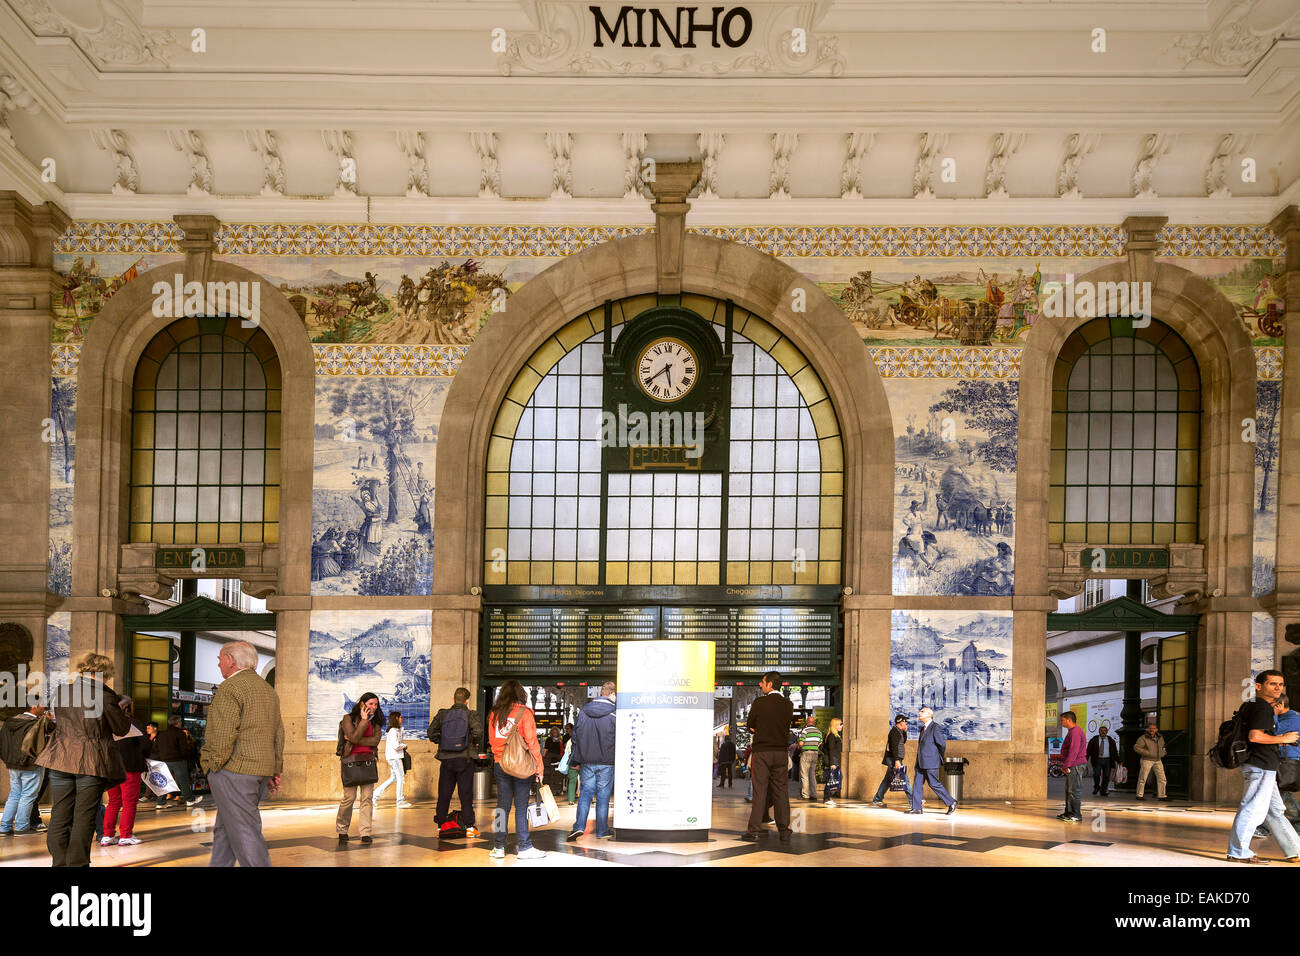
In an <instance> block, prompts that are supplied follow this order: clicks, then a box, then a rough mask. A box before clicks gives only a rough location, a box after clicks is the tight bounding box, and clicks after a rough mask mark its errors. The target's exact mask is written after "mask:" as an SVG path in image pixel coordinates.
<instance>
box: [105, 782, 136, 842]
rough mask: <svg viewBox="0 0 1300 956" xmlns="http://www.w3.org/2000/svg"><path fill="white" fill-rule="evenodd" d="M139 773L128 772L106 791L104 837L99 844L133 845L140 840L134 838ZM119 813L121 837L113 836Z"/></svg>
mask: <svg viewBox="0 0 1300 956" xmlns="http://www.w3.org/2000/svg"><path fill="white" fill-rule="evenodd" d="M140 779H141V778H140V775H139V774H138V773H128V774H127V775H126V779H125V780H123V781H122V782H121V783H119V784H118V785H117V786H116V787H113V788H112V789H110V790H109V791H108V809H107V810H105V811H104V837H103V839H101V840H100V841H99V845H100V846H112V845H113V844H114V843H116V844H117V845H118V846H135V845H136V844H138V843H139V842H140V841H139V840H137V839H136V838H135V836H134V835H133V834H134V831H135V809H136V804H137V803H138V802H139V800H140ZM119 813H121V815H122V821H121V833H122V837H121V839H118V838H116V837H114V836H113V834H114V832H115V831H116V830H117V826H118V814H119Z"/></svg>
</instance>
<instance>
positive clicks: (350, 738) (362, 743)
mask: <svg viewBox="0 0 1300 956" xmlns="http://www.w3.org/2000/svg"><path fill="white" fill-rule="evenodd" d="M383 728H384V712H383V711H382V710H381V709H380V707H379V698H378V697H376V696H375V695H374V694H369V693H367V694H362V695H361V699H360V700H358V701H357V702H356V703H355V704H353V705H352V710H351V711H350V712H349V713H348V714H347V716H345V717H344V718H343V719H342V720H341V721H339V747H338V755H339V756H340V757H341V758H342V765H341V767H340V769H341V773H342V775H343V799H342V800H341V801H340V802H339V815H338V817H337V818H336V819H335V821H334V829H335V830H336V831H337V832H338V835H339V846H343V845H345V844H346V843H347V842H348V828H349V827H350V826H351V825H352V804H354V803H355V802H357V799H358V798H360V800H361V824H360V827H361V843H362V844H363V845H364V846H369V845H370V844H371V843H372V842H373V841H372V840H371V838H370V832H371V824H372V822H373V819H374V815H375V784H376V783H377V782H378V781H379V769H378V756H379V754H378V751H379V741H380V740H381V739H382V738H383V736H384V730H383Z"/></svg>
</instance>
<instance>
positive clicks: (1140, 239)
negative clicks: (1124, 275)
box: [1120, 216, 1169, 282]
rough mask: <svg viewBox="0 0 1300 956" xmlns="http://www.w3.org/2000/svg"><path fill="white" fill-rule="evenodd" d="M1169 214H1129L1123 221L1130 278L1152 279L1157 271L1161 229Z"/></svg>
mask: <svg viewBox="0 0 1300 956" xmlns="http://www.w3.org/2000/svg"><path fill="white" fill-rule="evenodd" d="M1167 222H1169V217H1168V216H1128V217H1127V218H1125V220H1124V222H1123V223H1121V225H1120V228H1121V229H1123V230H1124V233H1125V235H1126V238H1125V240H1124V254H1125V255H1126V256H1128V271H1129V279H1130V281H1132V282H1143V281H1150V280H1151V278H1152V277H1153V275H1154V273H1155V258H1156V252H1157V251H1158V250H1159V248H1160V239H1159V235H1160V230H1161V229H1163V228H1164V227H1165V223H1167Z"/></svg>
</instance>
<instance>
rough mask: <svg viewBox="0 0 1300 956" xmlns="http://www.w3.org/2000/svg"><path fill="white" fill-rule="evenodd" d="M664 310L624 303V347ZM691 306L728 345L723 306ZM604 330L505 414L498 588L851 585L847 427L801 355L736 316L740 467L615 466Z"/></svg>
mask: <svg viewBox="0 0 1300 956" xmlns="http://www.w3.org/2000/svg"><path fill="white" fill-rule="evenodd" d="M655 303H656V299H655V297H654V296H639V297H636V298H633V299H629V300H624V301H622V302H617V303H614V306H613V322H614V327H613V331H612V338H614V339H617V336H618V333H619V332H620V331H621V330H622V327H623V325H624V324H625V323H626V322H627V321H628V320H630V319H631V318H633V317H634V316H636V315H639V314H640V313H641V312H643V311H644V310H645V309H647V308H649V307H651V306H653V305H654V304H655ZM682 304H683V305H684V306H686V307H687V308H690V309H692V310H694V311H695V312H697V313H698V314H700V315H702V316H704V317H705V318H706V319H709V320H710V321H711V322H713V323H714V326H715V328H716V330H717V332H718V335H719V337H724V336H725V329H724V326H723V325H722V324H721V322H722V316H723V312H724V308H725V304H724V303H722V302H720V301H718V300H714V299H710V298H706V297H703V296H685V297H683V302H682ZM603 322H604V313H603V309H597V310H593V311H592V312H591V313H588V314H587V315H584V316H581V317H580V318H578V319H576V320H575V321H574V322H571V323H570V324H569V325H567V326H566V327H565V328H563V329H561V330H560V331H559V332H557V333H556V334H555V336H553V337H552V338H551V339H550V340H548V341H547V342H546V344H545V345H543V346H542V348H541V349H539V350H538V352H537V353H536V354H535V355H534V356H533V358H532V359H530V360H529V362H528V363H527V364H526V365H525V367H524V369H523V370H522V371H521V372H520V373H519V375H518V376H517V378H516V380H515V382H514V384H513V385H512V387H511V389H510V390H509V392H508V393H507V397H506V400H505V401H504V402H503V404H502V407H501V409H500V411H499V412H498V415H497V421H496V424H495V425H494V427H493V432H492V434H493V437H492V440H491V443H490V444H489V448H488V469H487V507H486V533H485V548H484V582H485V583H486V584H509V585H538V584H579V585H581V584H610V585H646V584H674V585H719V584H796V583H797V584H819V583H820V584H835V583H838V582H839V579H840V534H841V531H840V529H841V522H842V513H843V497H842V494H843V491H842V489H843V455H842V450H841V444H840V434H839V425H838V421H837V419H836V417H835V413H834V411H833V410H832V408H831V403H830V400H829V398H828V396H827V395H826V392H825V390H824V389H823V388H822V386H821V383H820V381H819V380H818V378H817V376H816V374H815V372H814V371H813V369H812V368H811V366H809V364H808V363H807V361H806V360H805V359H804V358H803V356H802V355H801V354H800V353H799V352H798V351H797V350H796V349H795V348H794V347H793V346H792V344H791V343H790V342H789V341H788V340H786V339H785V338H783V337H782V336H781V335H780V333H778V332H777V331H776V330H775V329H774V328H773V327H772V326H771V325H769V324H768V323H766V322H764V321H762V320H761V319H758V318H757V317H755V316H752V315H750V314H749V313H748V312H745V311H744V310H741V309H735V310H734V316H733V355H734V358H733V362H732V379H731V381H732V394H731V413H730V420H729V421H730V429H729V430H730V436H729V440H730V447H729V462H730V467H729V469H728V470H727V471H726V472H725V473H723V472H717V471H715V472H697V473H689V472H676V473H669V472H660V473H653V474H652V473H649V472H626V471H623V472H618V471H610V472H608V473H602V470H601V443H600V437H601V412H602V408H603V375H602V368H603V365H602V350H603V340H604V331H603ZM602 549H603V550H602Z"/></svg>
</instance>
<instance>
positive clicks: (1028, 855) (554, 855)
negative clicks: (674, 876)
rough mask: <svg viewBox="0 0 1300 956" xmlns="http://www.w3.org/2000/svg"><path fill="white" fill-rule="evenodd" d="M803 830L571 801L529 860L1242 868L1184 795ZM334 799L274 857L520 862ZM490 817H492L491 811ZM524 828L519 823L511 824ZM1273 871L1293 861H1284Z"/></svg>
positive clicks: (139, 853) (732, 816) (17, 861)
mask: <svg viewBox="0 0 1300 956" xmlns="http://www.w3.org/2000/svg"><path fill="white" fill-rule="evenodd" d="M792 804H793V807H794V819H793V821H792V822H793V824H794V828H795V831H796V832H795V833H794V834H793V837H792V839H791V842H790V843H789V844H788V845H782V844H780V843H779V842H778V840H777V834H776V832H775V830H774V829H772V828H767V829H768V832H767V833H765V834H763V836H761V837H760V838H759V842H758V843H757V844H750V843H744V842H742V841H741V840H740V839H739V837H740V834H741V833H742V832H743V831H744V828H745V820H746V817H747V815H748V811H749V804H747V803H745V802H744V790H743V789H737V790H736V791H734V792H733V791H718V790H716V789H715V790H714V804H713V828H712V830H711V832H710V839H709V841H708V842H707V843H693V844H689V843H683V844H629V843H625V842H620V841H617V840H613V841H610V840H597V839H596V838H595V836H594V835H593V834H592V828H591V824H590V823H589V824H588V834H587V836H584V837H583V838H582V839H580V840H578V841H575V842H574V843H568V842H566V841H565V835H566V834H567V833H568V831H569V829H570V824H571V823H572V821H573V812H574V811H573V808H572V807H570V806H566V805H565V804H563V803H561V804H560V819H559V821H557V823H555V824H552V825H551V826H548V827H546V828H544V829H542V830H537V831H534V843H535V844H536V845H537V846H539V847H540V848H541V849H543V850H546V851H547V852H548V854H549V855H548V856H547V858H546V859H545V860H540V861H536V862H528V863H524V864H522V865H524V866H610V865H614V866H620V865H621V866H691V865H705V866H708V865H712V866H755V865H779V866H1159V867H1192V866H1196V867H1199V866H1228V867H1231V866H1234V865H1233V864H1230V863H1228V862H1227V861H1225V860H1224V853H1225V851H1226V849H1227V843H1228V827H1229V825H1230V824H1231V821H1232V815H1233V810H1232V809H1229V808H1212V807H1205V806H1197V805H1192V804H1187V803H1180V802H1170V803H1156V802H1154V801H1147V802H1144V803H1139V802H1136V801H1134V800H1133V799H1132V798H1131V797H1127V798H1126V797H1121V796H1118V795H1114V794H1112V795H1111V796H1110V797H1109V798H1108V799H1105V800H1092V801H1085V804H1084V820H1083V822H1082V823H1079V824H1066V823H1062V822H1061V821H1059V820H1056V819H1054V815H1055V814H1057V813H1059V812H1060V805H1059V804H1058V803H1055V802H1053V803H1050V804H1046V803H1037V804H1034V803H1009V802H1001V801H972V802H969V803H964V804H962V806H961V807H960V808H959V809H958V811H957V812H956V813H955V814H953V815H952V816H945V815H944V813H943V807H942V805H940V804H937V803H933V804H931V805H930V806H931V807H932V808H933V809H927V810H926V812H925V814H924V815H923V816H920V817H915V816H906V815H904V814H902V813H901V812H899V811H900V810H902V809H905V807H904V806H903V804H902V802H901V801H900V800H897V799H895V800H894V801H892V802H891V803H890V805H889V806H888V807H887V808H885V809H880V808H876V807H872V806H870V805H868V804H863V803H861V802H858V801H844V802H842V803H840V804H839V805H838V806H835V807H824V806H822V805H821V804H819V803H818V804H810V803H807V802H805V801H801V800H799V799H798V798H797V797H796V798H794V799H793V800H792ZM148 806H151V805H150V804H142V809H141V810H140V813H139V817H138V818H137V825H136V836H137V837H139V838H140V839H141V840H142V841H143V842H142V843H141V844H140V845H139V846H132V847H116V846H113V847H107V848H101V847H100V846H99V845H98V843H97V844H96V845H95V848H94V851H93V854H92V862H93V865H95V866H203V865H206V863H207V861H208V856H209V853H210V850H211V840H212V838H211V833H210V827H211V824H212V822H213V821H214V820H215V813H214V811H213V808H212V805H211V803H210V801H209V802H205V804H203V805H202V806H201V807H196V808H194V809H193V810H184V809H180V810H162V811H156V810H153V809H144V807H148ZM335 809H336V808H335V806H334V805H333V804H325V803H312V804H268V805H267V806H265V807H264V808H263V812H262V819H263V827H264V831H265V834H266V838H267V842H268V844H269V846H270V850H271V860H272V862H273V863H274V864H275V865H277V866H358V865H360V866H501V865H508V866H513V865H515V864H516V862H517V861H516V860H515V857H514V837H513V835H512V836H511V839H510V843H509V847H508V855H507V857H506V859H505V861H504V863H502V862H498V861H493V860H489V859H488V853H487V851H488V848H489V847H490V835H489V837H487V838H480V839H479V840H477V841H466V840H463V839H462V840H455V841H442V842H440V841H439V840H438V838H437V837H436V836H435V834H434V831H435V827H434V822H433V815H434V808H433V803H432V801H418V802H416V804H415V806H414V807H413V808H412V809H409V810H397V809H395V808H394V806H393V801H392V798H391V797H389V796H388V795H385V799H384V800H383V801H381V803H380V807H379V809H378V811H377V812H376V814H375V826H374V840H375V842H374V844H373V845H372V846H370V847H365V846H362V845H361V844H360V842H359V841H358V840H357V822H356V820H355V818H354V820H353V825H352V836H353V839H352V842H351V843H350V844H349V845H348V846H347V847H345V848H341V847H339V846H338V845H337V838H336V837H335V834H334V813H335ZM479 815H480V821H482V820H483V819H486V820H488V821H489V824H490V821H491V808H490V806H481V807H480V814H479ZM47 816H48V814H47ZM512 826H513V823H512ZM1254 849H1255V851H1256V852H1257V853H1259V854H1260V855H1261V856H1263V857H1264V858H1266V859H1273V860H1280V859H1281V853H1280V851H1279V849H1278V847H1277V844H1276V843H1274V842H1273V841H1271V840H1264V839H1261V840H1256V841H1255V844H1254ZM49 859H50V858H49V854H48V853H46V851H45V841H44V837H43V835H41V836H23V837H4V838H0V867H6V866H47V865H48V864H49ZM1274 868H1275V869H1284V870H1289V869H1291V868H1292V867H1291V866H1290V865H1287V864H1285V863H1277V864H1275V865H1274Z"/></svg>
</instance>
